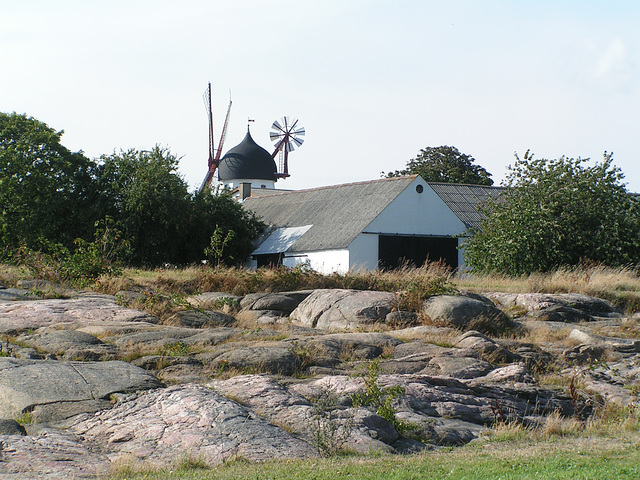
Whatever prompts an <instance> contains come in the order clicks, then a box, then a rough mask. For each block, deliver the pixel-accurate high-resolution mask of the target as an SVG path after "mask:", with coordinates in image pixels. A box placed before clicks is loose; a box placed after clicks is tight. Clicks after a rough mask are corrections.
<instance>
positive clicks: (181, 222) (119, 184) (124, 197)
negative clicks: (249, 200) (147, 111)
mask: <svg viewBox="0 0 640 480" xmlns="http://www.w3.org/2000/svg"><path fill="white" fill-rule="evenodd" d="M177 170H178V158H177V157H176V156H175V155H173V154H172V153H171V152H170V151H169V150H168V149H165V148H162V147H160V146H158V145H156V146H155V147H154V148H153V149H152V150H150V151H147V150H144V151H140V150H135V149H130V150H127V151H121V152H120V153H118V154H116V153H114V154H112V155H103V156H102V157H100V166H99V177H98V184H99V186H100V190H101V193H102V199H101V210H102V212H103V215H105V216H106V215H108V216H110V217H111V218H113V219H114V220H115V221H116V223H117V225H118V226H119V227H120V228H121V229H122V231H123V234H124V235H125V238H126V239H127V240H128V242H129V245H130V247H131V256H130V258H129V259H128V260H129V262H132V263H133V264H137V265H148V266H156V265H161V264H163V263H172V264H177V263H184V260H185V258H184V245H185V243H186V242H187V239H188V236H189V231H188V226H189V217H190V215H191V197H190V195H189V192H188V187H187V184H186V182H185V181H184V180H183V179H182V178H181V177H180V176H179V175H178V173H177ZM201 255H202V252H201Z"/></svg>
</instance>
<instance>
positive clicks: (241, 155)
mask: <svg viewBox="0 0 640 480" xmlns="http://www.w3.org/2000/svg"><path fill="white" fill-rule="evenodd" d="M277 171H278V168H277V167H276V162H275V161H274V160H273V158H272V157H271V154H270V153H269V152H267V151H266V150H265V149H264V148H262V147H261V146H260V145H258V144H257V143H256V142H255V141H254V140H253V138H251V134H250V133H249V130H247V135H246V136H245V137H244V140H242V142H240V143H239V144H238V145H236V146H235V147H233V148H232V149H231V150H229V151H228V152H227V153H226V154H225V155H224V156H223V157H222V160H220V165H219V166H218V177H219V178H220V180H231V179H236V178H237V179H255V180H271V181H275V180H276V172H277Z"/></svg>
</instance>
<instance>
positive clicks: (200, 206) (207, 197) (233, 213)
mask: <svg viewBox="0 0 640 480" xmlns="http://www.w3.org/2000/svg"><path fill="white" fill-rule="evenodd" d="M192 201H193V206H194V208H193V211H194V214H193V218H192V226H191V229H190V232H191V236H190V247H191V248H192V249H193V255H195V254H196V253H197V254H198V255H202V252H203V251H204V252H207V255H208V256H210V257H212V259H213V260H214V262H215V263H216V264H225V265H241V264H242V263H243V262H244V261H245V260H246V259H247V258H249V255H250V254H251V252H252V251H253V249H254V247H253V241H254V240H255V239H256V238H258V236H259V235H260V234H261V233H262V230H263V228H264V227H265V224H264V223H263V222H261V221H260V220H258V218H257V217H256V215H255V213H253V212H251V211H250V210H247V209H246V208H244V207H243V206H242V204H240V203H238V202H236V201H235V200H234V199H233V198H232V197H231V194H230V193H229V192H212V191H211V189H204V190H203V191H201V192H198V193H196V194H194V196H193V200H192ZM199 258H203V257H202V256H201V257H199Z"/></svg>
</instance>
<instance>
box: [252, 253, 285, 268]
mask: <svg viewBox="0 0 640 480" xmlns="http://www.w3.org/2000/svg"><path fill="white" fill-rule="evenodd" d="M283 257H284V253H266V254H262V255H254V258H255V259H256V261H257V263H258V265H257V266H258V268H262V267H266V268H276V267H279V266H280V265H282V259H283Z"/></svg>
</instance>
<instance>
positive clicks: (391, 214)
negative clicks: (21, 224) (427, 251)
mask: <svg viewBox="0 0 640 480" xmlns="http://www.w3.org/2000/svg"><path fill="white" fill-rule="evenodd" d="M418 185H422V188H423V191H422V193H418V192H416V186H418ZM364 231H365V232H373V233H387V234H404V235H441V236H448V235H458V234H460V233H464V232H465V231H466V227H465V225H464V223H462V222H461V221H460V219H459V218H458V217H456V216H455V215H454V213H453V212H452V211H451V210H450V209H449V207H447V205H446V204H445V203H444V202H443V201H442V200H441V199H440V197H439V196H438V195H437V194H436V193H435V192H434V191H433V190H432V189H431V187H429V185H428V184H427V182H425V181H424V180H422V178H420V177H418V178H416V179H415V180H414V181H413V182H411V184H410V185H409V186H408V187H407V188H406V189H405V190H404V191H403V192H402V193H401V194H400V195H398V196H397V197H396V199H395V200H394V201H393V202H391V204H389V206H388V207H387V208H385V209H384V210H383V211H382V212H381V213H380V215H378V216H377V217H376V218H375V219H374V220H373V221H372V222H371V223H370V224H369V225H368V226H367V227H366V228H365V229H364Z"/></svg>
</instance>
